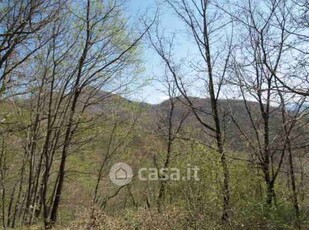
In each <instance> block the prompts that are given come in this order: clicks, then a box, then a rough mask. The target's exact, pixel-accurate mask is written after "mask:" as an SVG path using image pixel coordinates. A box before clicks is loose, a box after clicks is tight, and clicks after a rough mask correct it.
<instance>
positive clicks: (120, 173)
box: [115, 167, 128, 180]
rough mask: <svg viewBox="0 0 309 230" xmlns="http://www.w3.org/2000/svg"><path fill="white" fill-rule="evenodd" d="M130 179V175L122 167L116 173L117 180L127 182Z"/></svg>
mask: <svg viewBox="0 0 309 230" xmlns="http://www.w3.org/2000/svg"><path fill="white" fill-rule="evenodd" d="M127 177H128V173H127V171H126V170H124V168H122V167H120V168H118V169H117V170H116V172H115V179H116V180H126V179H127Z"/></svg>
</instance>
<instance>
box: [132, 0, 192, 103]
mask: <svg viewBox="0 0 309 230" xmlns="http://www.w3.org/2000/svg"><path fill="white" fill-rule="evenodd" d="M126 6H127V13H128V15H129V16H130V17H132V18H136V17H139V16H141V15H143V14H145V12H147V15H148V16H149V17H151V16H153V15H154V12H155V10H156V6H157V4H156V0H129V1H128V2H127V3H126ZM163 11H164V12H163ZM160 21H161V24H162V26H163V28H164V30H165V31H166V33H171V32H174V31H176V30H179V29H180V28H183V27H182V24H181V22H180V21H179V20H178V18H177V17H176V16H175V15H174V14H173V12H171V11H170V10H167V9H166V7H162V8H161V10H160ZM177 42H181V43H183V44H186V47H187V48H188V44H187V41H186V40H185V39H181V41H179V40H178V41H177ZM176 52H177V53H183V52H184V50H183V49H179V50H177V51H176ZM143 61H144V69H145V71H144V72H143V73H142V74H141V77H142V78H144V79H151V78H158V77H160V76H161V75H162V73H163V70H164V69H163V68H164V66H163V65H162V62H161V60H160V58H159V57H158V56H157V54H156V53H155V52H154V51H152V50H151V49H150V48H148V47H147V45H145V46H144V49H143ZM131 98H132V99H133V100H137V101H145V102H148V103H151V104H157V103H160V102H162V101H164V100H166V99H167V98H168V97H167V96H166V94H165V93H164V89H163V87H162V85H161V84H160V83H158V82H157V81H156V80H152V81H151V82H149V83H148V84H147V85H146V86H145V87H143V89H141V90H140V91H139V92H138V93H135V94H133V95H132V96H131Z"/></svg>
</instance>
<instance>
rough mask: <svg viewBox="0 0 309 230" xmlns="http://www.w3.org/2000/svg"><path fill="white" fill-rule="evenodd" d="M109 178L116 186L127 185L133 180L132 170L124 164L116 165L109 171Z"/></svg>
mask: <svg viewBox="0 0 309 230" xmlns="http://www.w3.org/2000/svg"><path fill="white" fill-rule="evenodd" d="M109 178H110V179H111V181H112V182H113V183H114V184H115V185H118V186H123V185H126V184H129V183H130V182H131V180H132V178H133V171H132V168H131V167H130V165H128V164H126V163H122V162H119V163H116V164H114V165H113V166H112V167H111V169H110V171H109Z"/></svg>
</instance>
